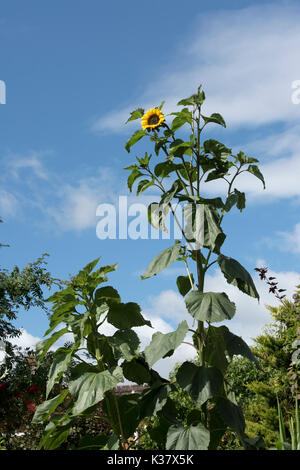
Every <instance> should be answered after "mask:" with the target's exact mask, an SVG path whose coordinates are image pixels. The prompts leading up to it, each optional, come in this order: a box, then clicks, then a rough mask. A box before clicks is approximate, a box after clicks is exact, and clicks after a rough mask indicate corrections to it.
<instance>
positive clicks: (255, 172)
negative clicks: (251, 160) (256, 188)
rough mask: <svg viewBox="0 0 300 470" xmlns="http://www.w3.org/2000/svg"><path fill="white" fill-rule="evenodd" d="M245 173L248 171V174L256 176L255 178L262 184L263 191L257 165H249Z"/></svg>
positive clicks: (262, 178)
mask: <svg viewBox="0 0 300 470" xmlns="http://www.w3.org/2000/svg"><path fill="white" fill-rule="evenodd" d="M247 171H249V173H252V175H254V176H256V178H258V179H259V180H260V181H261V182H262V184H263V187H264V189H266V183H265V180H264V177H263V175H262V173H261V172H260V170H259V168H258V166H257V165H249V166H248V168H247Z"/></svg>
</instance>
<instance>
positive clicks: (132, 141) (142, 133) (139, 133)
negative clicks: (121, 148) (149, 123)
mask: <svg viewBox="0 0 300 470" xmlns="http://www.w3.org/2000/svg"><path fill="white" fill-rule="evenodd" d="M145 135H146V131H144V130H142V129H140V130H138V131H135V133H134V134H133V135H132V136H131V137H130V139H129V140H128V141H127V142H126V145H125V149H126V150H127V152H128V153H129V152H130V149H131V147H132V146H133V145H134V144H136V143H137V142H138V141H139V140H141V139H142V138H143V137H144V136H145Z"/></svg>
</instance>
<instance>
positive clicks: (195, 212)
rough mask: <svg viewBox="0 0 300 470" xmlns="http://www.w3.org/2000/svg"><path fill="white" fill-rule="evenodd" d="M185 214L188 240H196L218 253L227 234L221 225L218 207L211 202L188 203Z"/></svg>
mask: <svg viewBox="0 0 300 470" xmlns="http://www.w3.org/2000/svg"><path fill="white" fill-rule="evenodd" d="M183 215H184V220H185V229H184V231H185V234H186V237H187V238H188V240H190V241H192V240H195V241H196V242H197V243H198V244H199V245H200V246H203V247H204V248H208V249H210V250H212V251H213V252H214V253H217V254H218V253H219V252H220V247H221V246H222V244H223V243H224V240H225V238H226V235H225V234H224V233H223V230H222V229H221V227H220V225H219V215H218V211H217V209H216V208H214V207H213V206H212V205H210V204H198V203H196V204H195V203H192V204H186V205H185V206H184V208H183Z"/></svg>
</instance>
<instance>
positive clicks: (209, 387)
mask: <svg viewBox="0 0 300 470" xmlns="http://www.w3.org/2000/svg"><path fill="white" fill-rule="evenodd" d="M176 380H177V382H178V384H179V385H180V387H181V388H182V389H183V390H185V391H187V392H188V394H189V395H190V397H191V398H192V400H193V401H194V403H195V404H196V405H197V406H201V405H202V404H203V403H205V402H206V401H207V400H208V399H209V398H212V397H214V396H215V395H217V394H218V393H219V392H220V389H221V387H222V384H223V375H222V373H221V372H220V370H219V369H217V368H216V367H204V366H196V365H195V364H193V363H192V362H188V361H186V362H184V363H183V364H182V365H181V366H180V368H179V369H178V371H177V374H176Z"/></svg>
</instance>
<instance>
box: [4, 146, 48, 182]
mask: <svg viewBox="0 0 300 470" xmlns="http://www.w3.org/2000/svg"><path fill="white" fill-rule="evenodd" d="M48 154H49V152H36V151H32V152H29V153H28V154H27V155H16V154H13V155H8V156H6V157H5V158H3V162H4V163H5V164H6V167H7V168H8V170H9V171H10V173H11V174H12V175H13V177H14V178H17V179H18V178H20V176H23V175H22V172H23V171H24V170H29V171H30V173H31V174H33V175H34V176H35V177H37V178H40V179H42V180H48V178H49V175H48V172H47V170H46V168H45V166H44V163H43V162H42V159H43V157H44V156H46V155H48Z"/></svg>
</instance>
